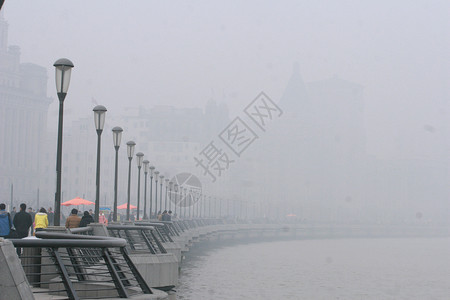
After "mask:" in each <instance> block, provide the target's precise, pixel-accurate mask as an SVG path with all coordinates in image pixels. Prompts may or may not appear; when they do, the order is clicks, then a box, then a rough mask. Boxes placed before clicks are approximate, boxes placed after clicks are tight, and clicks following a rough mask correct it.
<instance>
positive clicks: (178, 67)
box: [2, 0, 450, 154]
mask: <svg viewBox="0 0 450 300" xmlns="http://www.w3.org/2000/svg"><path fill="white" fill-rule="evenodd" d="M2 11H3V14H4V17H5V19H6V20H7V21H8V23H9V25H10V26H9V42H10V44H15V45H19V46H20V47H21V52H22V62H33V63H36V64H39V65H42V66H47V67H48V74H49V89H48V93H49V96H52V97H55V98H56V96H55V95H54V94H55V93H54V91H55V87H54V71H53V67H52V65H53V63H54V61H55V60H56V59H58V58H61V57H67V58H69V59H71V60H72V61H73V63H74V64H75V68H74V70H73V73H72V82H71V85H70V88H69V95H68V96H67V100H66V102H65V108H66V117H67V118H68V119H69V120H70V118H77V117H78V116H79V115H80V114H83V113H86V112H88V113H90V112H91V110H92V108H93V106H94V104H93V103H92V98H95V99H96V101H97V102H98V103H99V104H103V105H105V106H106V107H107V108H108V110H109V113H111V114H119V113H120V111H121V109H122V108H123V107H125V106H138V105H144V106H147V107H151V106H153V105H157V104H169V105H178V106H188V107H192V106H199V107H203V106H204V104H205V103H206V101H208V100H209V99H210V98H211V97H214V98H215V99H216V100H217V101H225V102H226V103H227V104H228V105H229V107H230V111H231V115H232V116H234V115H236V114H237V113H238V112H239V111H240V110H241V109H242V108H243V107H244V106H245V105H246V104H247V103H248V102H249V101H251V100H252V99H253V98H254V97H255V96H256V95H257V94H258V93H259V92H260V91H261V90H263V91H265V92H266V93H267V94H268V95H269V96H271V97H272V98H273V99H274V100H278V99H279V98H280V97H281V95H282V93H283V90H284V88H285V86H286V84H287V81H288V79H289V77H290V75H291V72H292V64H293V63H294V62H295V61H297V62H299V64H300V68H301V72H302V76H303V78H304V80H305V81H306V82H308V81H314V80H320V79H325V78H329V77H332V76H334V75H337V76H339V77H341V78H343V79H346V80H349V81H353V82H356V83H359V84H361V85H362V86H364V90H365V101H366V112H365V113H366V126H367V129H368V135H369V138H368V141H369V151H371V152H373V153H378V154H383V153H391V152H392V151H393V149H394V147H395V145H396V144H397V141H398V138H399V136H404V137H406V139H409V137H410V136H411V137H415V136H418V137H422V136H423V138H420V139H419V142H417V143H420V144H422V143H423V144H427V143H431V145H434V143H438V144H439V143H441V144H442V143H443V140H444V132H445V130H448V129H449V127H450V126H448V125H447V124H448V120H447V119H448V108H449V104H448V101H449V99H450V92H449V86H450V18H449V17H448V15H449V12H450V1H428V0H427V1H425V0H424V1H171V2H169V1H148V0H145V1H144V0H140V1H137V0H136V1H111V0H109V1H104V0H96V1H63V0H46V1H35V0H6V1H5V4H4V6H3V8H2ZM56 107H57V106H56V101H55V102H54V103H53V105H52V106H51V109H50V113H52V114H56ZM55 126H56V123H55ZM424 151H425V152H427V151H432V149H429V150H424Z"/></svg>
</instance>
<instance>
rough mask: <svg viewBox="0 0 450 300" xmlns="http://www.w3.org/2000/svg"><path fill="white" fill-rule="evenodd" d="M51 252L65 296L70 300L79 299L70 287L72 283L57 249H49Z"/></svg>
mask: <svg viewBox="0 0 450 300" xmlns="http://www.w3.org/2000/svg"><path fill="white" fill-rule="evenodd" d="M50 249H51V250H52V251H51V253H52V254H53V256H54V258H55V261H56V266H57V267H58V269H59V271H60V272H61V278H62V281H63V284H64V287H65V288H66V292H67V296H68V297H69V299H70V300H79V299H80V298H79V297H78V295H77V292H76V291H75V288H74V287H73V285H72V281H70V276H69V273H68V272H67V269H66V266H65V265H64V262H63V260H62V258H61V255H60V254H59V252H58V248H50Z"/></svg>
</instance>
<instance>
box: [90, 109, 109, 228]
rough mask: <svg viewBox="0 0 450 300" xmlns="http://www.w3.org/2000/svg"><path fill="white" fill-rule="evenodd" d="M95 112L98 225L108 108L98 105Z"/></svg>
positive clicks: (96, 217)
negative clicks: (102, 147) (103, 142)
mask: <svg viewBox="0 0 450 300" xmlns="http://www.w3.org/2000/svg"><path fill="white" fill-rule="evenodd" d="M93 111H94V123H95V129H96V131H97V172H96V176H95V178H96V179H95V186H96V188H95V210H94V220H95V222H96V223H98V215H99V213H100V148H101V144H102V140H101V138H102V132H103V126H104V125H105V116H106V107H104V106H103V105H97V106H96V107H94V109H93Z"/></svg>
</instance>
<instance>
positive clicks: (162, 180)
mask: <svg viewBox="0 0 450 300" xmlns="http://www.w3.org/2000/svg"><path fill="white" fill-rule="evenodd" d="M163 182H164V175H161V176H159V187H160V190H159V210H160V211H161V213H162V212H163V207H162V192H163V188H162V186H163Z"/></svg>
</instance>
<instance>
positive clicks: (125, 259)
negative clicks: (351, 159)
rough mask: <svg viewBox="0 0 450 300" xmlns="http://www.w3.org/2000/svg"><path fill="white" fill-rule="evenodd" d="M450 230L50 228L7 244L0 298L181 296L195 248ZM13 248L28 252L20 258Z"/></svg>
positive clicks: (185, 224)
mask: <svg viewBox="0 0 450 300" xmlns="http://www.w3.org/2000/svg"><path fill="white" fill-rule="evenodd" d="M449 232H450V231H449V228H448V226H432V225H420V224H417V225H411V224H410V225H362V224H359V225H356V224H347V225H330V224H301V223H300V224H279V223H260V224H257V223H250V222H243V221H241V222H238V221H234V220H224V219H193V220H176V221H172V222H160V221H155V220H148V221H138V222H134V223H128V224H110V225H109V226H105V225H103V224H90V225H89V227H85V228H77V229H72V230H70V231H69V230H66V229H65V228H61V227H52V228H49V229H48V230H47V231H45V232H39V233H37V236H38V237H39V239H35V238H28V239H22V240H12V242H10V241H7V240H3V241H1V242H0V245H1V254H0V255H1V256H0V261H1V263H2V266H7V267H5V268H3V267H2V271H1V276H0V277H1V280H0V288H1V290H2V297H5V299H8V300H14V299H99V298H102V299H105V298H106V299H116V298H131V299H176V292H175V290H176V287H177V284H178V276H179V270H180V268H182V266H183V257H185V256H186V255H189V250H190V249H191V248H192V247H193V246H194V245H195V246H196V247H202V245H204V244H205V243H208V244H209V245H208V246H211V245H215V244H217V245H224V244H225V245H232V244H234V243H247V242H258V241H274V240H292V239H321V238H363V237H364V238H367V237H369V238H370V237H373V238H377V237H418V236H449V235H450V234H449ZM14 246H15V247H21V248H23V253H22V255H21V257H20V260H19V258H18V256H17V255H16V249H14Z"/></svg>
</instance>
